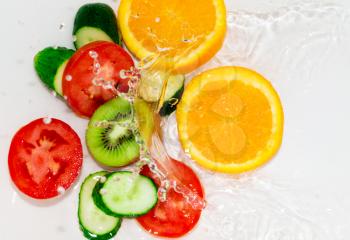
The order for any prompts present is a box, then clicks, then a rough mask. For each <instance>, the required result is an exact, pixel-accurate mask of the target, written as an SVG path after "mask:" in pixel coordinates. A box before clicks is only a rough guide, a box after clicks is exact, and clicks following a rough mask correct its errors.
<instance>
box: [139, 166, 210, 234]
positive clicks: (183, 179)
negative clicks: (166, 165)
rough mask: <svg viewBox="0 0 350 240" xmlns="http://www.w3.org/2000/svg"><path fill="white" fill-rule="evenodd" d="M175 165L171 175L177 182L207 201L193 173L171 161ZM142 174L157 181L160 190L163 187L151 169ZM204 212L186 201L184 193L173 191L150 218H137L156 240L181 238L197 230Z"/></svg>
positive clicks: (171, 190)
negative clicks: (158, 238)
mask: <svg viewBox="0 0 350 240" xmlns="http://www.w3.org/2000/svg"><path fill="white" fill-rule="evenodd" d="M171 163H172V164H171V165H172V166H171V171H172V173H171V174H173V175H175V176H176V178H177V181H178V182H180V183H181V184H183V185H184V186H186V187H187V188H189V189H190V190H191V191H192V192H193V193H194V194H197V195H198V196H199V197H200V198H204V192H203V189H202V186H201V183H200V181H199V179H198V177H197V176H196V174H195V173H194V172H193V171H192V169H191V168H189V167H188V166H186V165H185V164H184V163H181V162H179V161H176V160H171ZM141 174H142V175H145V176H147V177H150V178H151V179H153V181H154V182H155V183H156V185H157V186H158V187H159V186H160V185H161V183H160V180H159V178H158V177H157V176H156V174H154V173H153V172H152V171H151V170H150V169H149V167H144V169H143V170H142V172H141ZM187 197H189V196H187ZM201 212H202V210H201V208H198V207H194V205H193V204H191V202H190V201H188V200H186V196H185V195H184V194H183V193H179V190H177V191H175V190H174V189H173V188H171V189H170V190H169V191H168V192H167V198H166V201H164V202H161V201H158V203H157V205H156V206H155V208H153V209H152V210H151V211H150V212H148V213H147V214H146V215H144V216H142V217H139V218H137V221H138V222H139V223H140V224H141V226H142V227H143V228H144V229H145V230H146V231H147V232H150V233H152V234H154V235H156V236H160V237H169V238H177V237H181V236H183V235H185V234H186V233H188V232H189V231H191V230H192V229H193V228H194V226H195V225H196V224H197V222H198V220H199V218H200V215H201Z"/></svg>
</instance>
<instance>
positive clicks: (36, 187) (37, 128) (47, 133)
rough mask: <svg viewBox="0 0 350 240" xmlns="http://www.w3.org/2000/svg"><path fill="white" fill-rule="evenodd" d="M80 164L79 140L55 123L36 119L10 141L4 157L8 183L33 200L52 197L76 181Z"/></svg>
mask: <svg viewBox="0 0 350 240" xmlns="http://www.w3.org/2000/svg"><path fill="white" fill-rule="evenodd" d="M82 162H83V153H82V146H81V142H80V139H79V136H78V135H77V134H76V133H75V132H74V130H73V129H72V128H71V127H70V126H68V125H67V124H66V123H64V122H62V121H60V120H58V119H49V118H40V119H37V120H35V121H33V122H31V123H29V124H28V125H26V126H24V127H22V128H21V129H20V130H19V131H18V132H17V133H16V134H15V136H14V137H13V139H12V142H11V147H10V151H9V156H8V166H9V171H10V175H11V178H12V181H13V182H14V183H15V185H16V186H17V187H18V189H19V190H20V191H21V192H23V193H24V194H26V195H28V196H30V197H32V198H37V199H47V198H52V197H55V196H57V195H59V194H61V193H62V192H64V191H65V190H66V189H68V188H69V187H70V186H71V185H72V183H73V182H74V181H75V180H76V178H77V176H78V175H79V173H80V169H81V165H82Z"/></svg>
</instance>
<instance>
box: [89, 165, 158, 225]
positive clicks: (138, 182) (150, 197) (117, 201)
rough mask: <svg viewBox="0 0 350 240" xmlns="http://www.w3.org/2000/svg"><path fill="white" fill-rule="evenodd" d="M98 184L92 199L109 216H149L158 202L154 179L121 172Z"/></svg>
mask: <svg viewBox="0 0 350 240" xmlns="http://www.w3.org/2000/svg"><path fill="white" fill-rule="evenodd" d="M106 178H107V180H106V181H105V182H104V183H101V182H100V183H97V184H96V186H95V188H94V190H93V193H92V198H93V200H94V202H95V205H96V206H97V207H98V208H99V209H101V210H102V211H103V212H105V213H106V214H107V215H110V216H114V217H127V218H134V217H139V216H142V215H145V214H147V213H148V212H149V211H150V210H151V209H152V208H153V207H154V206H155V205H156V204H157V202H158V195H157V186H156V185H155V183H154V182H153V181H152V179H150V178H148V177H145V176H142V175H135V174H133V173H132V172H128V171H120V172H114V173H110V174H107V175H106Z"/></svg>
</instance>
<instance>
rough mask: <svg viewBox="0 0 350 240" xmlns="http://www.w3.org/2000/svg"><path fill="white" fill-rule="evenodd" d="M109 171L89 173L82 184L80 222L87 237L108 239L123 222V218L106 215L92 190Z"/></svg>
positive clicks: (99, 239)
mask: <svg viewBox="0 0 350 240" xmlns="http://www.w3.org/2000/svg"><path fill="white" fill-rule="evenodd" d="M107 173H108V172H97V173H94V174H91V175H89V176H88V177H87V178H86V179H85V180H84V182H83V183H82V185H81V188H80V193H79V208H78V217H79V224H80V228H81V230H82V232H83V233H84V236H85V237H86V238H87V239H96V240H108V239H111V238H112V237H114V236H115V235H116V234H117V232H118V230H119V228H120V226H121V223H122V219H121V218H117V217H112V216H109V215H106V214H105V213H104V212H102V211H101V210H100V209H99V208H97V207H96V205H95V203H94V201H93V199H92V192H93V190H94V188H95V186H96V183H98V182H99V181H102V180H103V178H104V177H105V175H106V174H107Z"/></svg>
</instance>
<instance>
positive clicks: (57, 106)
mask: <svg viewBox="0 0 350 240" xmlns="http://www.w3.org/2000/svg"><path fill="white" fill-rule="evenodd" d="M86 2H88V1H84V0H75V1H71V0H60V1H52V0H26V1H24V0H12V1H6V2H4V1H3V2H2V7H1V10H2V13H1V15H0V22H1V26H2V32H3V33H2V34H1V38H0V42H1V50H0V51H1V58H0V70H1V73H2V74H1V79H0V81H1V87H0V104H1V111H2V114H1V118H0V123H1V124H0V239H4V240H5V239H6V240H17V239H28V240H34V239H35V240H39V239H40V240H41V239H51V240H59V239H83V237H82V234H81V233H80V231H79V229H78V224H77V218H76V211H77V210H76V209H77V208H76V205H77V193H78V189H79V185H80V182H81V181H82V179H83V178H84V177H85V176H86V175H88V174H89V173H90V172H92V171H94V170H97V169H99V168H98V167H97V165H96V164H95V163H94V162H93V160H92V159H91V158H90V157H89V155H88V153H87V151H86V149H84V152H85V158H84V161H85V162H84V166H83V171H82V174H81V176H80V179H79V182H78V183H76V184H75V186H74V187H73V189H72V190H71V191H69V192H68V193H67V194H66V195H65V196H64V197H63V198H60V199H57V200H53V201H45V202H38V201H33V200H30V199H28V198H26V197H24V196H22V195H21V194H20V193H18V192H17V191H16V190H15V189H14V186H13V184H12V183H11V180H10V177H9V174H8V168H7V154H8V149H9V145H10V142H11V138H12V136H13V134H14V133H15V132H16V131H17V130H18V129H19V128H20V127H21V126H23V125H25V124H27V123H28V122H30V121H32V120H34V119H36V118H39V117H44V116H50V117H55V118H59V119H61V120H63V121H65V122H67V123H69V124H70V125H71V126H72V127H73V128H74V129H75V130H76V131H77V132H78V133H79V135H80V137H81V139H82V141H84V131H85V128H86V124H87V121H86V120H83V119H80V118H78V117H76V116H75V115H74V114H73V113H72V112H71V111H70V109H69V108H68V107H67V106H66V105H65V104H64V103H63V102H62V101H60V100H59V99H56V98H55V97H53V96H52V94H51V93H50V92H49V91H47V90H46V89H45V88H44V87H43V85H42V84H41V83H40V81H39V80H38V78H37V76H36V74H35V72H34V69H33V56H34V55H35V53H36V52H38V51H39V50H40V49H42V48H44V47H46V46H52V45H60V46H66V47H72V41H71V35H70V33H71V30H72V23H73V19H74V14H75V12H76V11H77V9H78V8H79V6H81V5H82V4H83V3H86ZM104 2H106V3H109V4H111V5H112V6H116V4H117V3H116V2H114V1H104ZM226 2H227V4H228V9H230V10H232V9H234V10H235V11H238V13H235V14H236V15H235V16H236V17H237V16H240V15H239V12H240V11H241V10H246V11H248V12H250V13H247V15H249V14H251V15H254V13H256V12H257V11H262V12H267V13H273V12H274V11H277V12H278V9H280V7H282V6H294V5H295V6H299V5H298V3H296V2H295V1H278V0H275V1H272V0H270V1H260V0H255V1H254V0H227V1H226ZM299 2H306V1H299ZM313 2H316V3H317V2H318V1H313ZM333 2H336V3H338V4H341V3H342V4H344V7H337V9H338V10H339V12H340V13H344V12H345V11H347V10H349V9H350V2H348V1H345V0H344V1H343V2H341V1H333ZM321 8H322V7H321ZM327 9H329V11H330V12H332V7H330V8H327ZM299 10H300V9H299V8H298V7H296V8H295V12H298V11H299ZM338 10H337V11H338ZM307 11H310V18H313V15H312V11H313V9H308V10H307ZM307 11H306V12H307ZM321 13H322V12H321ZM237 14H238V15H237ZM336 15H337V14H335V16H332V17H331V18H330V19H327V16H326V15H325V16H324V17H322V16H321V17H320V16H319V18H320V19H319V21H320V24H322V26H321V27H320V25H317V23H316V24H315V25H312V24H314V22H313V23H312V24H308V20H305V21H304V20H303V18H304V17H305V16H303V15H301V16H299V17H298V13H292V15H291V16H292V18H293V19H292V21H296V22H297V24H295V25H293V23H291V24H286V23H285V22H283V21H287V20H288V18H287V20H283V19H282V22H281V19H279V18H278V16H277V15H276V16H274V15H273V14H272V15H269V16H272V17H275V20H271V22H270V23H273V24H274V25H273V24H271V26H269V30H268V31H266V32H265V31H261V30H262V28H263V27H267V26H266V24H265V25H263V26H261V27H259V25H257V21H259V18H258V20H252V21H248V22H247V24H248V25H247V29H248V30H247V31H245V30H244V29H242V28H240V29H239V27H240V26H237V31H236V33H233V34H232V35H229V36H228V37H232V39H229V40H228V41H235V40H236V41H237V46H236V47H237V48H236V49H233V50H234V52H232V55H234V54H236V56H237V58H235V59H233V60H227V62H226V63H232V64H239V65H244V66H248V67H252V68H254V69H256V70H258V71H259V72H261V73H262V74H264V75H265V76H266V77H267V78H269V79H270V80H271V81H272V83H273V84H274V86H275V87H276V89H277V90H278V92H279V93H280V95H281V99H282V101H283V105H284V109H285V118H286V123H285V136H284V142H283V146H282V148H281V150H280V152H279V154H278V156H277V157H276V158H275V159H274V160H273V161H272V162H271V163H270V164H268V165H267V166H265V167H264V168H263V169H261V170H259V171H258V172H257V173H254V174H255V175H253V176H257V178H258V180H259V178H260V176H264V177H262V179H263V180H262V181H265V178H266V176H268V177H267V180H266V182H267V183H268V184H270V185H272V184H271V181H272V180H271V179H272V178H274V179H275V178H276V179H279V180H278V182H279V181H283V182H287V184H286V185H287V187H283V191H288V194H289V195H287V194H286V195H283V193H281V192H283V191H282V190H281V191H280V192H279V193H278V194H277V195H273V196H272V198H271V201H275V200H276V198H278V202H279V200H280V199H284V198H283V197H284V196H285V198H288V199H284V200H283V201H282V200H281V201H282V203H281V205H283V206H284V205H285V206H288V204H289V200H290V199H291V198H289V197H287V196H294V197H296V196H297V198H296V199H299V200H300V199H301V201H302V202H304V199H303V196H302V195H303V194H305V199H306V200H307V202H308V205H307V206H308V207H306V208H309V209H313V210H315V211H312V213H311V215H313V216H311V219H312V220H310V221H307V222H306V223H305V225H304V226H306V227H309V229H308V230H306V231H305V232H311V233H310V234H306V233H305V234H301V235H299V236H297V235H296V234H295V233H288V231H286V232H283V230H281V231H279V233H278V234H280V235H278V234H276V231H275V232H274V235H271V233H269V234H270V235H269V234H265V235H264V234H259V233H256V234H255V235H249V236H253V237H247V236H248V235H245V236H243V235H242V236H240V235H239V233H240V232H242V231H243V232H245V230H244V229H245V228H249V225H243V228H242V229H240V228H239V227H237V226H236V227H233V228H232V225H230V224H229V225H228V226H229V227H227V228H222V229H223V230H222V231H226V233H223V234H222V235H220V234H219V235H220V236H219V235H217V236H216V235H215V236H216V237H215V236H214V238H212V239H223V240H229V239H242V240H243V239H245V240H248V239H249V240H255V239H261V240H271V239H273V240H274V239H276V240H277V239H283V240H297V239H298V240H299V239H300V240H319V239H322V240H323V239H325V240H340V239H344V240H348V239H350V232H349V229H350V222H348V220H349V218H348V217H347V215H348V214H349V213H350V187H349V183H350V174H349V171H350V140H349V136H350V107H349V104H350V77H349V69H350V51H349V49H350V48H349V46H348V45H349V42H350V38H349V35H348V33H349V31H348V30H349V28H347V29H346V26H349V24H350V22H349V21H348V18H347V16H345V17H344V18H342V16H341V15H339V16H338V17H339V18H337V16H336ZM255 16H260V15H255ZM264 16H265V15H261V16H260V17H261V18H260V20H261V19H264ZM306 18H307V17H306ZM236 20H237V21H239V19H236ZM323 20H324V22H322V21H323ZM61 23H63V24H64V28H63V29H62V30H59V25H60V24H61ZM249 24H251V26H252V28H251V29H249V27H250V25H249ZM303 24H305V26H303ZM323 24H324V27H323ZM293 26H295V28H293ZM300 26H301V27H300ZM343 26H345V29H339V28H341V27H343ZM254 27H256V29H254ZM284 27H288V31H289V32H288V33H287V32H284V30H283V28H284ZM303 27H305V28H303ZM313 27H315V31H313V30H314V29H313ZM333 27H334V28H333ZM334 29H335V30H334ZM252 30H254V31H255V33H259V31H261V33H262V34H266V35H264V36H267V37H264V36H256V35H254V32H252ZM270 30H271V31H270ZM272 30H273V31H272ZM323 30H325V32H322V31H323ZM328 30H329V32H327V31H328ZM333 30H334V31H335V32H332V31H333ZM269 31H270V32H269ZM305 31H306V32H307V34H309V35H308V36H311V35H312V34H313V33H315V34H316V35H317V33H320V38H316V41H313V39H314V38H313V36H311V38H310V39H309V38H305V42H303V40H302V39H297V38H293V36H304V33H305ZM346 31H347V32H346ZM239 33H246V35H239ZM310 34H311V35H310ZM322 34H325V36H323V35H322ZM332 34H333V35H332ZM242 38H246V39H243V40H244V41H243V40H242ZM328 38H329V39H328ZM333 38H334V39H333ZM318 39H320V41H318ZM322 39H323V40H324V39H328V41H327V42H324V41H323V40H322ZM254 40H255V41H256V42H254V44H255V45H254V47H252V46H251V45H249V43H251V42H252V41H254ZM346 40H347V41H346ZM298 41H300V43H302V44H301V45H294V43H296V42H298ZM269 42H270V43H269ZM329 42H331V44H329ZM238 43H242V44H246V45H238ZM232 44H233V46H235V42H233V43H232ZM229 45H230V44H229ZM239 47H241V48H239ZM228 49H229V48H228ZM249 50H254V52H253V53H252V54H253V55H252V56H250V55H249V56H245V55H244V54H246V53H247V51H249ZM326 50H327V52H326ZM225 51H226V50H225ZM324 52H326V53H325V54H326V55H323V54H320V53H324ZM242 53H243V55H242ZM225 54H226V55H229V54H231V53H230V52H226V53H225V52H223V51H221V56H223V55H225ZM239 54H241V55H239ZM239 57H241V58H239ZM226 58H227V56H224V57H223V59H226ZM213 65H215V64H213ZM209 66H210V64H209ZM202 176H204V177H205V176H206V175H205V174H204V175H202ZM222 177H223V178H225V177H224V176H222ZM229 180H230V181H231V180H232V181H236V180H234V179H229ZM203 181H205V179H203ZM226 182H227V181H226ZM256 186H259V185H256ZM222 187H223V188H225V187H226V186H222ZM231 187H232V186H231ZM265 187H266V186H265ZM243 188H244V189H245V186H243ZM262 189H263V190H264V191H265V190H266V189H268V188H262ZM206 190H207V194H209V195H210V193H211V192H210V191H211V188H210V186H208V189H206ZM247 191H248V192H249V193H250V194H248V195H247V196H255V195H254V194H255V193H254V192H252V191H255V190H254V189H248V190H247ZM256 191H261V189H260V188H259V187H257V190H256ZM277 192H278V191H277ZM267 193H268V191H267ZM229 196H230V195H225V196H223V198H229ZM221 200H222V199H221ZM249 200H251V201H253V199H249ZM265 200H266V199H265ZM228 201H229V202H231V201H232V202H234V201H235V199H228ZM256 201H260V200H258V199H257V200H256ZM212 204H214V205H215V203H212ZM296 205H298V203H297V204H296ZM223 206H224V207H225V206H226V205H225V204H224V205H223ZM254 206H255V205H254ZM255 207H256V208H257V206H255ZM304 207H305V206H304ZM210 214H211V213H210V209H209V210H208V213H206V214H205V215H204V216H203V218H208V217H209V218H210V217H211V215H210ZM213 214H214V213H213ZM226 214H228V215H229V214H230V212H226ZM328 216H329V217H328ZM216 217H217V216H216ZM224 217H225V216H219V218H218V219H223V218H224ZM241 217H242V219H240V221H242V222H245V220H244V219H243V218H244V215H242V216H241ZM288 217H289V215H288V214H287V215H286V218H288ZM313 217H314V218H313ZM291 218H295V217H291ZM296 219H297V218H296ZM334 219H337V220H338V221H335V220H334ZM230 221H235V219H234V218H233V219H231V220H230ZM207 224H209V223H207V222H206V219H203V220H202V222H201V223H200V227H198V228H197V229H196V230H195V231H194V232H193V233H192V235H188V236H187V239H196V240H201V239H207V236H210V234H209V233H208V231H210V230H208V229H211V226H208V225H207ZM212 224H214V225H215V224H217V226H216V227H217V228H219V229H221V228H220V225H222V224H221V222H213V223H212ZM281 224H282V225H281V229H283V227H286V226H283V224H285V223H281ZM230 226H231V228H230ZM274 226H276V225H274ZM298 226H299V225H298ZM323 226H327V229H322V228H323ZM328 227H329V229H330V230H329V231H330V233H331V235H332V237H331V238H327V236H329V235H327V233H325V234H323V237H320V236H319V235H318V233H320V232H321V231H325V232H327V231H328ZM267 228H268V227H267ZM205 230H206V231H205ZM295 230H296V232H297V231H300V232H303V231H301V230H300V229H298V228H295ZM264 231H265V233H266V232H269V231H270V230H264ZM317 232H318V233H317ZM330 233H328V234H330ZM333 233H335V234H333ZM225 234H226V235H225ZM248 234H251V233H248ZM117 239H122V240H135V239H152V237H151V236H149V235H147V234H146V233H143V232H142V231H141V230H139V227H138V226H137V224H136V223H135V222H134V221H124V223H123V226H122V228H121V230H120V232H119V234H118V236H117Z"/></svg>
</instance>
